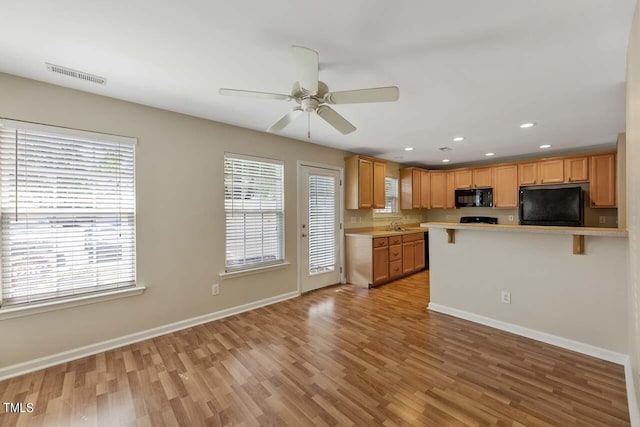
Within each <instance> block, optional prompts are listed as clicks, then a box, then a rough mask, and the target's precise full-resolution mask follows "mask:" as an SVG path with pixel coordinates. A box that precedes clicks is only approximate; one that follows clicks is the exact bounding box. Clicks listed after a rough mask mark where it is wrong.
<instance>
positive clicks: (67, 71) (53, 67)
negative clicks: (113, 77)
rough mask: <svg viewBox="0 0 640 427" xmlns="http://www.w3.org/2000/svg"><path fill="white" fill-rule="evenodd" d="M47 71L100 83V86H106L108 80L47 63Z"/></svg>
mask: <svg viewBox="0 0 640 427" xmlns="http://www.w3.org/2000/svg"><path fill="white" fill-rule="evenodd" d="M45 64H46V66H47V70H48V71H51V72H52V73H58V74H62V75H65V76H67V77H73V78H75V79H80V80H84V81H85V82H91V83H98V84H100V85H106V84H107V79H105V78H104V77H100V76H96V75H95V74H89V73H85V72H83V71H78V70H72V69H71V68H66V67H61V66H60V65H54V64H49V63H48V62H45Z"/></svg>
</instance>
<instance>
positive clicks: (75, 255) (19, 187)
mask: <svg viewBox="0 0 640 427" xmlns="http://www.w3.org/2000/svg"><path fill="white" fill-rule="evenodd" d="M134 148H135V140H134V139H132V138H124V137H117V136H109V135H103V134H94V133H90V132H83V131H75V130H70V129H62V128H56V127H52V126H43V125H36V124H31V123H26V122H16V121H10V120H0V162H1V163H0V172H1V177H0V211H1V221H0V222H1V224H2V232H1V236H2V275H1V278H2V288H1V289H2V293H1V298H2V299H1V303H2V305H3V306H9V305H15V304H23V303H31V302H35V301H42V300H51V299H57V298H62V297H69V296H75V295H81V294H87V293H90V292H98V291H104V290H110V289H116V288H123V287H128V286H132V285H134V284H135V274H136V271H135V186H134Z"/></svg>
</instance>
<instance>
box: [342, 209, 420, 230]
mask: <svg viewBox="0 0 640 427" xmlns="http://www.w3.org/2000/svg"><path fill="white" fill-rule="evenodd" d="M427 212H429V211H427V210H424V209H416V210H408V211H400V212H399V213H397V214H379V213H375V212H374V211H373V210H372V209H360V210H346V211H345V215H344V228H346V229H350V228H374V227H382V226H386V225H389V224H390V223H392V222H397V223H399V224H417V223H421V222H426V221H427V218H428V213H427Z"/></svg>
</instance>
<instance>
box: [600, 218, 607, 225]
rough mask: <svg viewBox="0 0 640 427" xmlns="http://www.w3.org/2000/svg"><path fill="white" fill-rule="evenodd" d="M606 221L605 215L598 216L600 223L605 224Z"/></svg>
mask: <svg viewBox="0 0 640 427" xmlns="http://www.w3.org/2000/svg"><path fill="white" fill-rule="evenodd" d="M606 223H607V217H606V216H601V217H600V224H606Z"/></svg>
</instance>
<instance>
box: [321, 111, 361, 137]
mask: <svg viewBox="0 0 640 427" xmlns="http://www.w3.org/2000/svg"><path fill="white" fill-rule="evenodd" d="M316 113H318V115H319V116H320V117H322V118H323V119H324V121H326V122H327V123H329V124H330V125H331V126H333V127H334V128H336V129H337V130H338V131H339V132H340V133H342V134H343V135H346V134H348V133H351V132H353V131H355V130H356V127H355V126H354V125H352V124H351V123H349V122H348V121H347V119H345V118H344V117H342V116H341V115H340V114H338V113H337V112H336V110H334V109H333V108H331V107H327V106H326V105H321V106H319V107H318V109H317V110H316Z"/></svg>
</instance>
